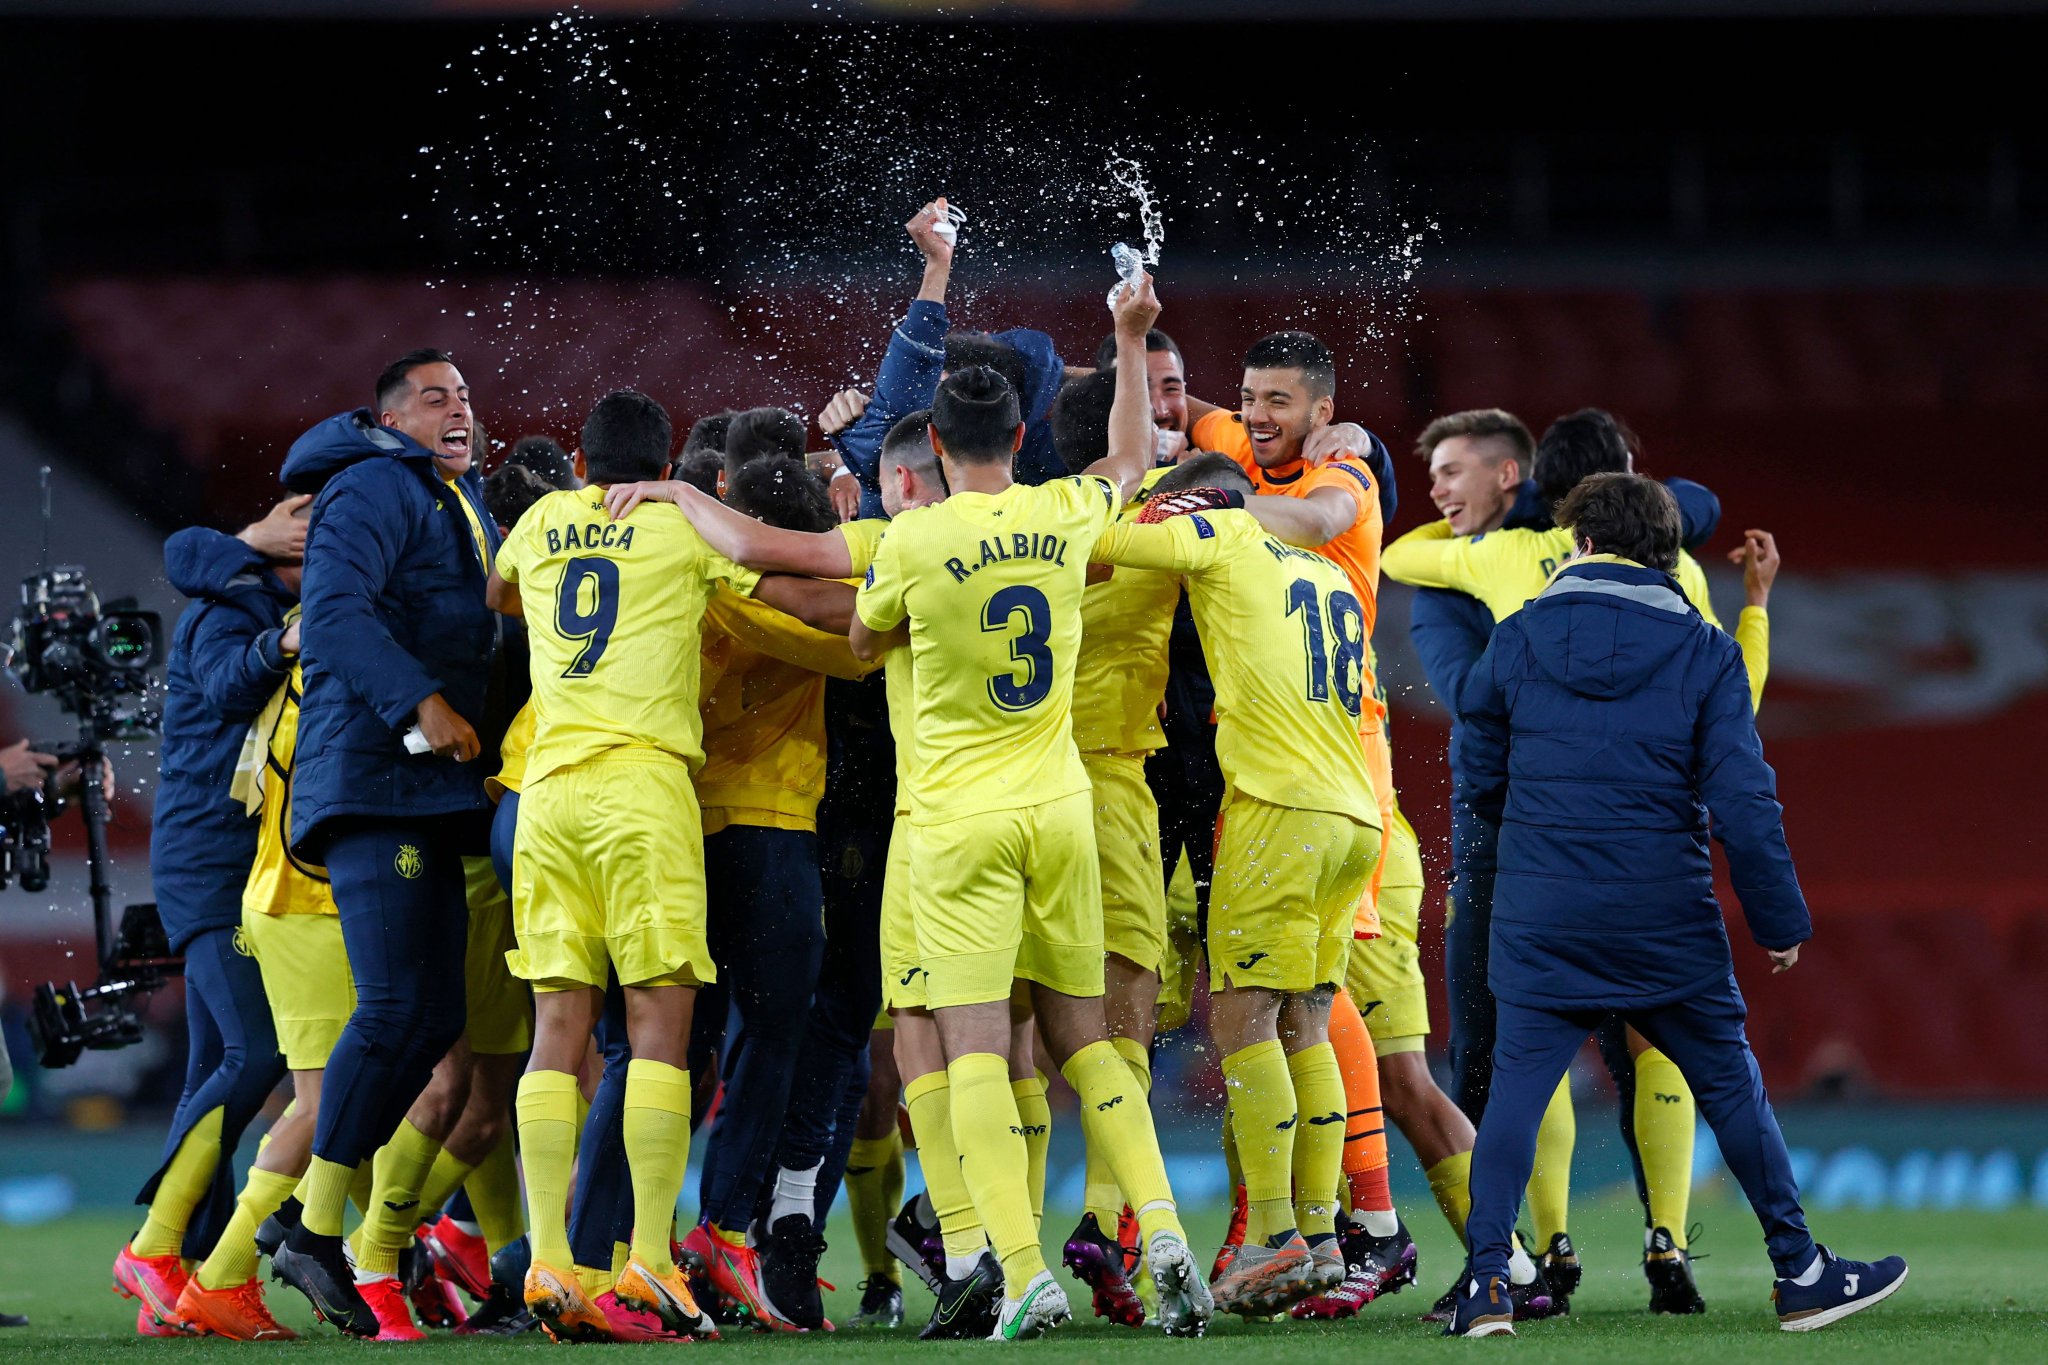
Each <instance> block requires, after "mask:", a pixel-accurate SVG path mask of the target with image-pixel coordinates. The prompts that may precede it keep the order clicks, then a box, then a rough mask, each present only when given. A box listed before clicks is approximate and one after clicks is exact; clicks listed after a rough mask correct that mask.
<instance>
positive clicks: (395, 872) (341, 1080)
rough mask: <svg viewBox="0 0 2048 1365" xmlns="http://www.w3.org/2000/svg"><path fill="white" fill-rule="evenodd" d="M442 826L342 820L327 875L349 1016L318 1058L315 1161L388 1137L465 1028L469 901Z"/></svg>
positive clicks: (455, 845)
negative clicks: (348, 975) (322, 1068)
mask: <svg viewBox="0 0 2048 1365" xmlns="http://www.w3.org/2000/svg"><path fill="white" fill-rule="evenodd" d="M456 834H457V831H456V826H455V822H453V821H450V820H412V821H402V822H401V821H383V820H377V821H360V822H350V823H349V824H347V825H345V826H343V827H342V828H340V829H338V830H337V831H336V832H335V833H334V834H333V835H332V836H330V837H329V839H328V840H327V849H326V858H327V875H328V877H329V879H330V880H331V882H332V884H333V887H334V903H335V906H336V908H337V909H338V910H339V911H340V918H341V939H342V943H343V945H344V946H345V947H346V948H347V949H348V965H349V970H350V971H352V972H353V973H354V974H355V980H356V1010H355V1013H354V1014H352V1015H350V1016H349V1021H348V1023H347V1024H346V1025H345V1026H343V1028H342V1031H341V1038H340V1040H339V1041H338V1042H336V1043H335V1045H334V1053H333V1055H332V1056H330V1057H329V1058H328V1059H327V1075H326V1079H325V1081H324V1082H323V1084H322V1087H321V1094H320V1123H319V1127H318V1128H317V1129H316V1130H315V1133H314V1138H313V1151H314V1154H315V1155H317V1156H319V1157H320V1158H321V1159H323V1160H326V1161H333V1162H337V1163H339V1164H340V1165H343V1166H354V1165H357V1164H359V1163H360V1162H362V1161H363V1160H364V1158H366V1157H368V1156H370V1155H372V1154H373V1153H375V1152H376V1150H377V1149H378V1148H379V1147H381V1146H383V1145H384V1144H385V1143H386V1142H388V1141H389V1140H390V1138H391V1135H392V1134H393V1133H395V1132H397V1131H398V1125H399V1123H400V1122H401V1121H402V1120H403V1119H404V1118H405V1114H406V1111H407V1110H408V1109H410V1108H412V1103H413V1101H414V1100H416V1099H418V1098H419V1097H420V1092H421V1091H423V1090H425V1089H426V1088H427V1081H428V1079H429V1078H430V1077H432V1075H433V1074H434V1067H435V1065H436V1064H437V1063H438V1062H439V1061H440V1060H441V1058H442V1057H443V1056H445V1055H446V1054H447V1051H448V1049H449V1048H450V1047H452V1046H454V1044H455V1042H456V1040H457V1039H459V1038H461V1037H462V1030H463V1027H464V1026H465V1024H466V1022H467V1019H466V1011H465V1004H464V1001H465V996H464V988H463V959H464V954H465V952H466V950H467V948H468V944H469V906H468V902H467V901H466V899H465V898H464V894H463V877H462V850H461V846H460V843H459V841H458V839H457V837H456Z"/></svg>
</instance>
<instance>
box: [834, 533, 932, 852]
mask: <svg viewBox="0 0 2048 1365" xmlns="http://www.w3.org/2000/svg"><path fill="white" fill-rule="evenodd" d="M888 530H889V522H888V521H887V520H886V519H885V518H882V517H864V518H862V519H861V520H859V521H848V522H842V523H841V524H840V527H839V534H840V536H841V537H842V538H843V539H844V540H845V541H846V553H847V557H848V558H850V559H851V560H852V561H853V576H854V577H855V578H859V579H865V578H866V577H867V572H868V567H869V566H870V565H872V564H873V563H874V562H875V551H876V550H877V549H879V548H880V547H881V544H882V537H883V535H884V534H886V533H887V532H888ZM881 663H882V695H883V696H884V697H885V698H887V699H888V703H889V733H890V735H891V737H892V738H894V739H895V741H896V813H897V814H898V815H908V814H909V813H910V783H911V778H912V776H913V775H914V774H915V773H916V771H917V727H916V724H915V723H914V721H915V706H916V690H917V689H916V685H915V683H914V682H913V681H912V680H913V678H915V676H916V665H915V664H913V663H912V662H911V660H910V646H909V645H898V646H896V648H894V649H892V650H890V651H889V652H888V653H886V654H884V655H883V656H882V660H881Z"/></svg>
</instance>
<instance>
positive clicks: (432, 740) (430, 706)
mask: <svg viewBox="0 0 2048 1365" xmlns="http://www.w3.org/2000/svg"><path fill="white" fill-rule="evenodd" d="M415 714H416V715H417V717H418V719H419V723H420V734H422V735H424V736H425V737H426V741H427V743H428V744H429V745H431V746H432V747H433V750H434V752H435V753H437V754H439V755H440V756H441V757H442V758H452V759H454V760H455V761H456V762H457V763H467V762H469V760H471V759H472V758H475V757H476V756H477V753H478V752H479V751H480V750H481V749H482V748H483V745H482V744H481V743H479V742H478V740H477V737H476V731H475V730H472V729H471V728H470V725H469V722H468V721H466V720H464V719H463V718H462V715H461V713H460V712H458V711H456V709H455V708H454V707H452V706H450V705H449V704H448V701H447V699H446V698H445V697H443V696H442V695H441V694H440V693H439V692H436V693H435V694H434V695H433V696H431V697H428V698H427V699H426V700H425V701H423V702H421V703H420V705H419V710H418V711H417V712H416V713H415Z"/></svg>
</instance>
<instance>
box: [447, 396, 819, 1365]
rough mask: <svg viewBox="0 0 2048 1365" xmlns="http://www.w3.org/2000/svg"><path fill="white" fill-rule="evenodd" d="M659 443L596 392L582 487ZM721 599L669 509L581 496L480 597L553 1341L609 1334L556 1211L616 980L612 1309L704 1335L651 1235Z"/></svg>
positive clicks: (692, 957) (508, 561)
mask: <svg viewBox="0 0 2048 1365" xmlns="http://www.w3.org/2000/svg"><path fill="white" fill-rule="evenodd" d="M672 435H673V432H672V429H671V427H670V424H669V420H668V414H667V413H666V412H664V411H663V410H662V408H661V405H660V404H658V403H656V402H655V401H654V400H653V399H651V398H648V397H646V396H645V395H644V394H639V393H634V392H631V391H625V392H620V393H614V394H611V395H608V396H607V397H605V398H604V399H602V400H600V401H599V402H598V404H597V406H596V407H595V408H594V409H593V410H592V412H591V415H590V418H589V420H588V421H586V422H585V424H584V428H583V439H582V448H581V449H580V450H579V452H578V456H577V459H578V473H579V475H582V476H583V477H585V478H587V479H588V480H589V481H590V482H591V483H593V484H596V485H600V486H602V485H607V484H610V483H613V482H620V481H630V480H633V479H637V478H647V477H660V476H662V475H665V474H666V473H667V472H668V468H669V462H668V452H669V447H670V443H671V438H672ZM788 582H789V583H790V584H792V585H794V584H795V580H788ZM720 583H724V584H726V585H728V586H730V587H732V588H733V589H734V590H735V591H739V592H742V593H752V594H755V595H763V596H766V594H764V593H762V592H761V590H760V588H759V587H758V586H757V585H758V583H759V578H758V576H757V575H755V574H753V573H751V572H749V571H748V570H745V569H742V568H740V567H739V566H738V565H736V564H733V563H732V562H731V561H730V560H727V559H726V558H724V557H723V556H722V555H719V554H717V553H716V552H715V551H713V550H712V549H711V548H710V547H709V546H707V545H706V544H705V543H704V541H703V538H702V537H701V536H699V535H698V534H697V532H696V531H695V530H694V529H693V528H692V527H691V526H690V525H689V523H688V521H687V520H686V519H685V518H684V517H683V516H682V514H681V513H680V512H677V511H675V510H673V509H670V508H666V507H660V506H656V507H653V508H650V509H649V510H648V511H647V512H645V513H643V514H641V515H640V516H638V517H635V518H632V519H630V520H628V521H624V522H620V521H614V520H612V519H611V518H609V517H608V516H607V515H606V514H605V502H604V496H603V488H602V487H599V488H597V489H595V490H578V491H564V492H559V493H553V494H550V495H549V496H548V497H546V498H543V499H541V500H540V501H539V502H537V503H535V504H534V506H533V507H532V508H531V509H529V510H528V512H527V513H526V515H525V516H524V517H522V518H521V519H520V523H519V525H518V527H517V528H516V529H515V531H514V532H513V535H512V537H511V538H510V539H509V540H508V541H507V542H506V545H505V547H504V548H503V549H502V550H501V552H500V554H499V556H498V564H497V570H496V572H495V573H494V574H493V575H492V579H491V582H490V586H489V589H488V593H489V600H490V602H491V604H492V606H493V607H495V608H497V609H498V610H500V611H503V612H506V613H507V614H511V615H521V616H524V617H525V618H526V621H527V629H528V635H529V640H530V643H531V648H532V671H533V687H534V692H533V707H534V718H535V733H534V738H533V746H532V749H531V750H530V752H529V753H528V756H527V771H526V781H525V785H524V788H523V790H522V792H521V797H520V811H519V828H518V834H517V843H516V846H515V852H514V860H513V918H514V923H515V928H516V931H517V935H518V941H519V946H518V949H517V950H516V951H515V952H514V953H513V954H512V955H511V962H512V967H513V970H514V972H515V973H516V974H517V975H519V976H521V977H523V978H525V979H526V980H529V981H531V982H533V983H534V988H535V991H536V997H537V998H536V1010H535V1014H536V1036H535V1039H534V1048H533V1056H532V1060H531V1061H530V1063H529V1065H528V1069H527V1072H526V1075H525V1076H524V1077H523V1078H522V1079H521V1081H520V1084H519V1102H518V1112H519V1138H520V1149H521V1152H522V1153H523V1155H524V1158H525V1167H526V1189H527V1205H528V1212H529V1222H530V1223H531V1225H532V1232H533V1268H532V1269H531V1271H530V1272H529V1273H528V1276H527V1282H526V1301H527V1306H528V1307H529V1308H530V1309H531V1310H532V1311H533V1313H534V1315H535V1316H536V1317H538V1318H540V1319H541V1320H542V1321H543V1322H544V1323H546V1324H547V1325H548V1326H549V1328H550V1329H551V1330H552V1331H553V1332H555V1333H556V1334H557V1335H558V1336H568V1337H591V1338H596V1339H603V1338H604V1337H606V1336H608V1335H609V1332H608V1329H607V1326H606V1321H605V1318H604V1316H603V1314H602V1313H601V1312H599V1310H598V1309H597V1308H596V1307H595V1306H594V1305H593V1304H592V1302H591V1300H590V1297H589V1296H588V1295H587V1294H586V1293H585V1291H584V1289H583V1287H582V1286H581V1285H580V1284H579V1283H578V1281H577V1279H576V1276H575V1275H574V1274H573V1272H572V1268H571V1267H572V1260H571V1256H570V1251H569V1246H568V1231H567V1204H568V1192H569V1183H570V1177H571V1172H572V1169H573V1166H574V1162H575V1148H576V1129H577V1123H578V1119H579V1100H580V1096H579V1094H578V1091H577V1083H576V1072H577V1070H578V1069H579V1068H580V1067H581V1065H582V1062H583V1059H584V1056H585V1054H586V1052H587V1051H588V1047H589V1041H590V1037H591V1033H592V1030H593V1028H594V1026H595V1024H596V1022H597V1017H598V1014H599V1012H600V1011H601V1009H602V1007H603V998H604V986H605V983H606V980H607V978H608V977H609V976H610V975H611V974H612V973H614V972H615V973H616V974H617V976H618V979H619V981H620V983H621V985H623V986H624V987H625V989H626V1018H627V1031H628V1034H629V1036H630V1038H631V1042H632V1048H633V1060H632V1062H631V1064H630V1066H629V1068H628V1071H627V1078H626V1091H625V1120H624V1129H625V1144H626V1152H627V1159H628V1162H629V1164H630V1165H631V1167H632V1173H633V1202H634V1219H633V1240H632V1249H631V1255H630V1256H629V1257H628V1259H627V1262H626V1265H625V1268H624V1269H623V1270H622V1271H621V1273H620V1275H619V1278H618V1283H617V1285H616V1286H615V1289H614V1292H615V1293H616V1294H617V1296H618V1299H619V1302H620V1303H622V1304H624V1305H626V1306H627V1307H630V1308H635V1309H639V1310H641V1311H643V1312H652V1313H654V1314H656V1315H657V1316H658V1317H660V1318H661V1319H662V1321H663V1323H664V1324H665V1325H667V1326H668V1327H669V1329H670V1330H672V1331H676V1332H680V1333H685V1334H692V1335H710V1334H712V1333H713V1328H712V1326H711V1323H710V1320H709V1319H708V1318H707V1317H706V1316H705V1315H704V1314H703V1313H702V1312H701V1311H700V1310H699V1308H698V1306H697V1304H696V1302H695V1300H694V1299H693V1298H692V1297H691V1294H690V1290H689V1286H688V1284H687V1283H686V1282H685V1280H684V1277H683V1274H682V1272H681V1271H680V1270H678V1269H677V1267H676V1265H675V1263H674V1261H673V1260H672V1259H671V1257H670V1244H669V1236H670V1229H671V1225H672V1223H673V1221H674V1214H675V1206H676V1199H677V1196H678V1195H679V1194H680V1193H681V1189H682V1181H683V1168H684V1165H685V1163H686V1161H687V1159H688V1154H689V1142H690V1078H689V1073H688V1070H687V1066H688V1062H687V1058H686V1056H685V1049H686V1047H687V1042H688V1038H689V1032H690V1014H691V1010H692V1006H693V1005H694V1002H695V997H696V988H697V986H698V985H699V984H700V983H703V982H707V981H710V980H712V979H714V977H715V968H714V966H713V964H712V961H711V954H710V950H709V948H708V946H707V944H706V941H705V905H704V860H703V850H702V833H701V825H700V823H699V815H698V808H697V796H696V790H695V788H694V786H693V783H692V774H693V771H694V769H695V768H696V767H697V766H698V765H700V764H701V763H702V762H703V748H702V739H701V736H702V717H701V713H700V709H699V700H698V685H697V684H698V668H699V656H700V650H701V645H700V640H701V631H702V625H703V617H704V610H705V604H706V602H707V600H708V599H709V597H710V595H711V593H712V591H713V589H714V587H715V586H716V585H717V584H720ZM820 586H829V585H820ZM798 591H799V592H801V589H800V588H799V589H798ZM839 591H840V592H841V593H842V594H843V593H844V591H845V590H844V589H843V588H842V589H840V590H839ZM528 598H531V599H532V601H533V603H534V606H535V610H534V611H533V612H531V613H528V612H526V610H525V601H526V599H528ZM783 600H785V601H786V600H787V599H783ZM777 604H778V605H781V604H782V602H781V601H778V603H777Z"/></svg>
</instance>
